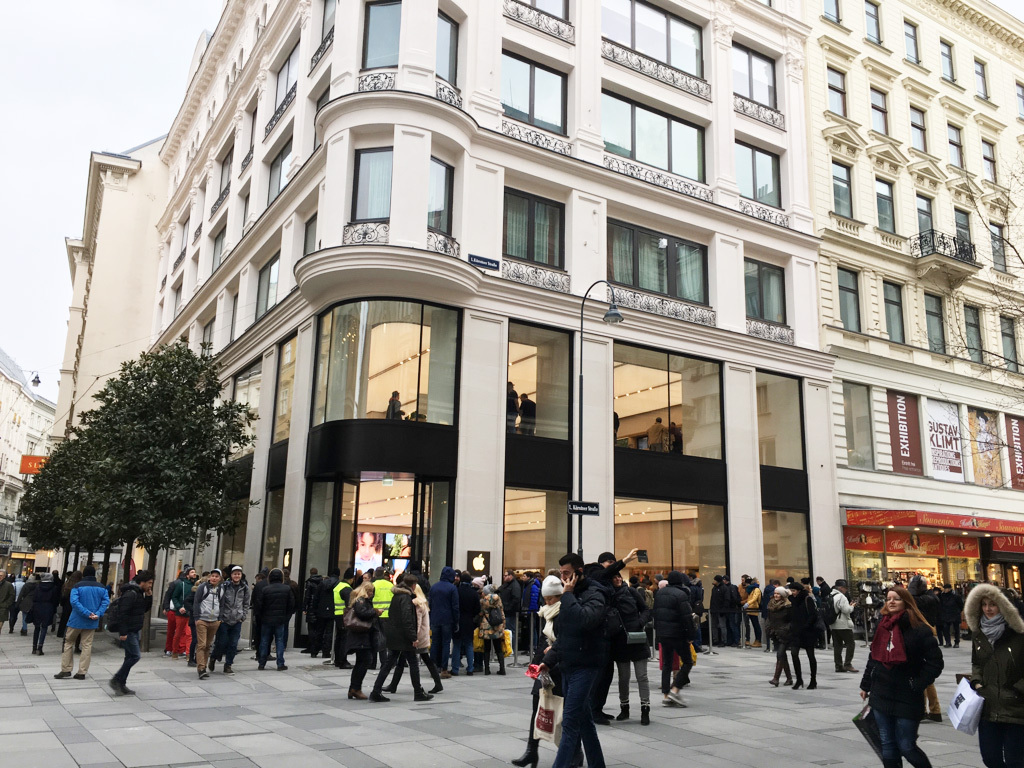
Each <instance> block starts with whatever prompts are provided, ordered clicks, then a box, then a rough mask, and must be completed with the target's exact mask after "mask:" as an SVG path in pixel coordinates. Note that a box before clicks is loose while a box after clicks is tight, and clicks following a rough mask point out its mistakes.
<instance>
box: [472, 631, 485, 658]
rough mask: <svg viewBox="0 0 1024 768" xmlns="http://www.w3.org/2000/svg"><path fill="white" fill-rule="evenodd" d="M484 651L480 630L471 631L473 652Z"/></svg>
mask: <svg viewBox="0 0 1024 768" xmlns="http://www.w3.org/2000/svg"><path fill="white" fill-rule="evenodd" d="M483 652H484V639H483V637H482V636H481V635H480V630H479V629H478V630H476V631H475V632H473V653H483Z"/></svg>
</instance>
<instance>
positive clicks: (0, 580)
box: [0, 570, 18, 634]
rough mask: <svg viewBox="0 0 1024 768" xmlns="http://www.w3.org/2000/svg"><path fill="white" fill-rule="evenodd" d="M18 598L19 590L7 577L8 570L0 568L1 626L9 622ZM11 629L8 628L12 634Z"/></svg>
mask: <svg viewBox="0 0 1024 768" xmlns="http://www.w3.org/2000/svg"><path fill="white" fill-rule="evenodd" d="M17 599H18V592H17V590H16V589H15V588H14V585H13V584H12V583H11V581H10V579H9V578H7V571H4V570H0V627H2V626H3V625H4V624H5V623H6V622H7V619H8V618H9V617H10V614H11V609H12V608H14V602H15V600H17ZM10 631H11V630H8V634H10Z"/></svg>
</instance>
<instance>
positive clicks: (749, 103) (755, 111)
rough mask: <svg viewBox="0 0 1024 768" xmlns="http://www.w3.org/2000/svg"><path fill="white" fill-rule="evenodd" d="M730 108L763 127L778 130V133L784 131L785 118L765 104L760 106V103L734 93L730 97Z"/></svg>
mask: <svg viewBox="0 0 1024 768" xmlns="http://www.w3.org/2000/svg"><path fill="white" fill-rule="evenodd" d="M732 108H733V109H734V110H736V111H737V112H739V113H740V114H741V115H746V116H747V117H752V118H754V119H755V120H758V121H760V122H762V123H764V124H765V125H770V126H772V127H773V128H778V129H779V130H780V131H784V130H786V116H785V115H783V114H782V113H781V112H779V110H777V109H772V108H771V107H769V106H768V105H767V104H761V103H760V102H757V101H754V100H752V99H748V98H747V97H746V96H740V95H739V94H738V93H734V94H733V95H732Z"/></svg>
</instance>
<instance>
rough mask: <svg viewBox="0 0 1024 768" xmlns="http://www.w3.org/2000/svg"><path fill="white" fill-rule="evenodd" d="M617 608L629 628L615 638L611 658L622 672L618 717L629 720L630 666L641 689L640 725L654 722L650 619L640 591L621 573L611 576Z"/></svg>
mask: <svg viewBox="0 0 1024 768" xmlns="http://www.w3.org/2000/svg"><path fill="white" fill-rule="evenodd" d="M612 589H613V590H614V593H615V598H614V599H615V608H616V609H617V610H618V612H619V618H620V619H622V627H623V629H625V630H626V631H625V632H624V633H620V634H619V635H617V636H616V637H613V638H612V660H613V661H614V662H615V666H616V668H617V669H618V672H619V714H618V716H617V717H616V718H615V719H616V720H629V668H630V665H632V667H633V670H634V671H635V672H636V683H637V686H638V687H639V688H640V725H650V724H651V683H650V681H649V680H648V678H647V659H649V658H650V653H649V651H648V649H647V632H646V631H645V630H644V627H646V626H647V622H648V621H649V619H650V611H649V610H648V608H647V603H646V602H645V601H644V599H643V598H642V597H640V594H639V593H638V592H637V591H636V590H635V589H633V587H630V586H629V585H627V584H624V583H623V581H622V576H621V574H618V573H616V574H615V575H614V576H612Z"/></svg>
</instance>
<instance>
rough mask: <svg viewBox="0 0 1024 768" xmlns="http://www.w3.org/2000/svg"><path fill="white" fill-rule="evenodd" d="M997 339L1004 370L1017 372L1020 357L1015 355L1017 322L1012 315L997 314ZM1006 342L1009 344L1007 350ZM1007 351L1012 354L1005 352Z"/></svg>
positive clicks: (1018, 370)
mask: <svg viewBox="0 0 1024 768" xmlns="http://www.w3.org/2000/svg"><path fill="white" fill-rule="evenodd" d="M1007 326H1009V332H1007ZM999 341H1000V346H1001V348H1002V353H1003V363H1004V365H1005V366H1006V370H1008V371H1012V372H1013V373H1019V372H1020V359H1019V357H1018V355H1017V323H1016V322H1015V321H1014V319H1013V318H1012V317H1007V316H1006V315H1000V316H999ZM1007 342H1009V344H1010V349H1009V350H1007ZM1008 351H1009V352H1011V353H1012V354H1007V352H1008Z"/></svg>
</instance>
